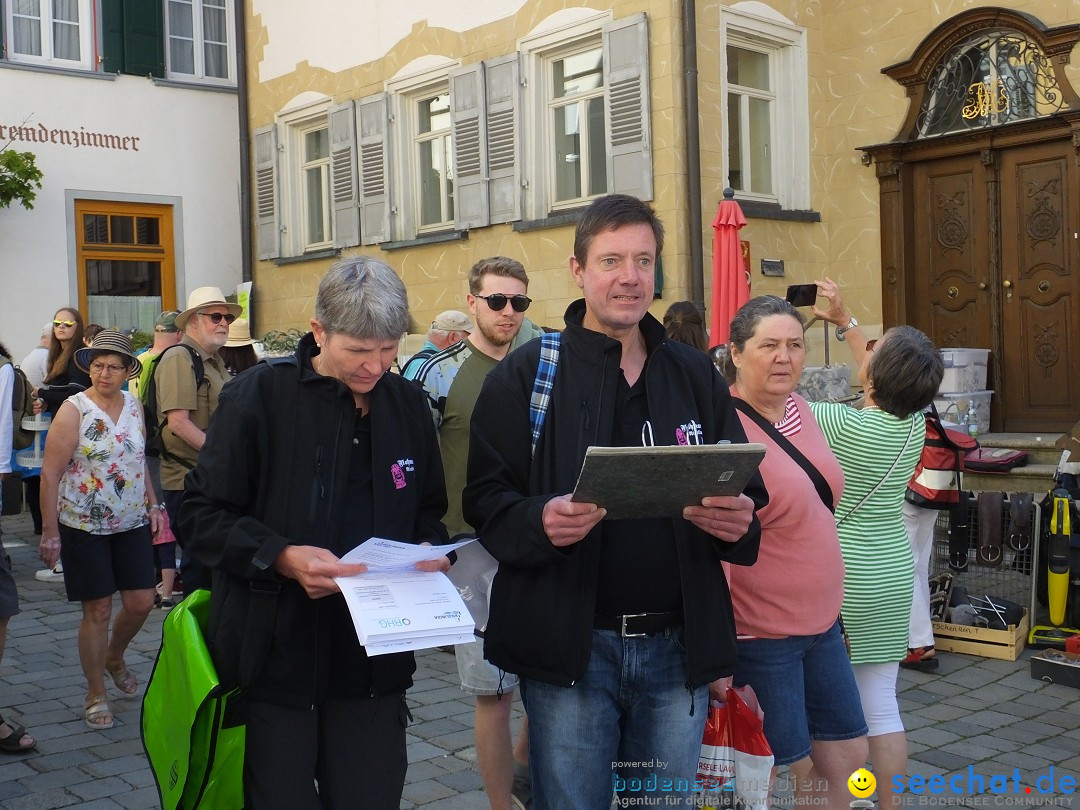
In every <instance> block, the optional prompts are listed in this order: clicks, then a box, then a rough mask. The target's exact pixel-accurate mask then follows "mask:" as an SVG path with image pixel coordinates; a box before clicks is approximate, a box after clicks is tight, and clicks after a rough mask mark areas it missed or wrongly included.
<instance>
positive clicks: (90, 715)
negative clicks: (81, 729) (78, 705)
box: [83, 695, 113, 731]
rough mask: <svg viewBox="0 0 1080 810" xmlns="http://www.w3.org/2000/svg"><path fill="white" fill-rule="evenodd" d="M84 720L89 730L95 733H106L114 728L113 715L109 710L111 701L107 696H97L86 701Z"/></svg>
mask: <svg viewBox="0 0 1080 810" xmlns="http://www.w3.org/2000/svg"><path fill="white" fill-rule="evenodd" d="M83 709H84V711H83V720H84V721H85V723H86V727H87V728H91V729H93V730H94V731H104V730H105V729H107V728H112V727H113V713H112V709H110V708H109V700H108V698H107V697H106V696H105V695H95V696H94V697H92V698H87V699H86V704H85V705H84V707H83Z"/></svg>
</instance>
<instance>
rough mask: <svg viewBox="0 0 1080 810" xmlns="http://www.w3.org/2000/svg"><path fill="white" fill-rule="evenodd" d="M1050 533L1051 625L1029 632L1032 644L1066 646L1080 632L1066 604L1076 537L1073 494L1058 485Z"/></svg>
mask: <svg viewBox="0 0 1080 810" xmlns="http://www.w3.org/2000/svg"><path fill="white" fill-rule="evenodd" d="M1050 500H1051V501H1052V504H1051V508H1052V510H1053V511H1052V512H1051V514H1050V536H1049V537H1048V538H1047V543H1048V545H1047V554H1046V557H1047V569H1048V570H1047V576H1046V591H1047V600H1046V601H1047V604H1048V605H1049V607H1050V625H1053V626H1050V625H1043V624H1037V625H1035V626H1034V627H1032V628H1031V632H1030V633H1028V645H1029V646H1032V647H1064V646H1065V639H1066V638H1068V637H1069V636H1073V635H1076V634H1077V633H1080V630H1075V629H1073V628H1071V627H1063V625H1064V624H1065V608H1066V606H1067V605H1068V601H1069V580H1070V576H1069V542H1070V540H1071V539H1072V498H1070V496H1069V492H1068V490H1066V489H1063V488H1062V487H1057V488H1056V489H1054V490H1053V491H1052V492H1051V493H1050Z"/></svg>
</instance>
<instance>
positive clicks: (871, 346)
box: [866, 338, 877, 352]
mask: <svg viewBox="0 0 1080 810" xmlns="http://www.w3.org/2000/svg"><path fill="white" fill-rule="evenodd" d="M876 345H877V338H874V339H873V340H868V341H866V350H867V351H868V352H872V351H873V350H874V347H875V346H876Z"/></svg>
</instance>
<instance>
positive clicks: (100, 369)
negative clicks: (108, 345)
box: [90, 363, 127, 374]
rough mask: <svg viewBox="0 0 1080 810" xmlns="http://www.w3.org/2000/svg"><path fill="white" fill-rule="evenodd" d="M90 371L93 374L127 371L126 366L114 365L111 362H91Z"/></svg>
mask: <svg viewBox="0 0 1080 810" xmlns="http://www.w3.org/2000/svg"><path fill="white" fill-rule="evenodd" d="M90 371H91V372H93V373H94V374H106V373H108V374H120V373H121V372H124V371H127V366H116V365H113V364H112V363H91V364H90Z"/></svg>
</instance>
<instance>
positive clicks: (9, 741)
mask: <svg viewBox="0 0 1080 810" xmlns="http://www.w3.org/2000/svg"><path fill="white" fill-rule="evenodd" d="M4 723H7V724H8V726H10V727H11V733H10V734H8V735H7V736H6V737H0V751H3V752H4V753H5V754H22V753H25V752H26V751H33V750H34V749H35V748H37V741H36V740H35V739H34V738H33V737H30V735H29V734H27V733H26V729H25V728H23V727H22V726H20V725H18V724H16V723H8V722H7V720H5V719H4V718H3V717H0V725H2V724H4ZM23 737H30V742H29V744H23V742H22V738H23Z"/></svg>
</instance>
